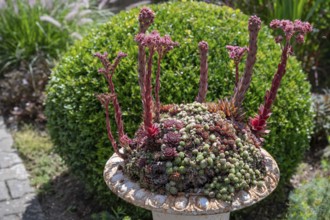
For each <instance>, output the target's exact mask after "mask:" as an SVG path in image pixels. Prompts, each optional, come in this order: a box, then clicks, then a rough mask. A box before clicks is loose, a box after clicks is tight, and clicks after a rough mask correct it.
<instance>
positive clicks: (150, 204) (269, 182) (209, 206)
mask: <svg viewBox="0 0 330 220" xmlns="http://www.w3.org/2000/svg"><path fill="white" fill-rule="evenodd" d="M261 152H262V154H263V155H264V156H265V161H266V171H267V174H266V177H265V179H264V184H263V185H262V186H261V187H260V186H259V187H253V188H250V189H249V190H248V191H244V190H241V191H239V192H238V193H236V195H235V196H234V199H233V201H232V202H231V203H229V202H224V201H221V200H217V199H210V198H207V197H205V196H203V195H200V196H198V195H189V194H186V195H177V196H172V195H159V194H156V193H153V192H150V191H148V190H146V189H144V188H141V187H140V185H139V184H138V183H136V182H133V181H131V180H130V179H129V178H128V177H127V176H125V175H124V173H123V171H122V169H120V167H121V166H123V165H124V161H123V160H122V159H121V158H120V157H118V156H117V155H116V154H114V155H113V156H112V157H111V158H110V159H109V160H108V162H107V163H106V165H105V169H104V180H105V182H106V184H107V185H108V187H109V188H110V189H111V191H112V192H114V193H115V194H116V195H118V196H119V197H121V198H122V199H124V200H125V201H127V202H129V203H132V204H134V205H136V206H139V207H142V208H145V209H148V210H151V211H155V212H163V213H164V212H165V213H169V214H176V215H212V214H220V213H226V212H231V211H234V210H238V209H242V208H244V207H247V206H250V205H252V204H255V203H257V202H259V201H260V200H262V199H264V198H265V197H267V196H268V195H269V194H270V193H271V192H272V191H273V190H274V189H275V188H276V186H277V184H278V181H279V179H280V172H279V169H278V166H277V164H276V162H275V160H274V159H273V157H272V156H271V155H270V154H269V153H268V152H267V151H266V150H264V149H261Z"/></svg>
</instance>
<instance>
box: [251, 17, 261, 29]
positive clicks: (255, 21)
mask: <svg viewBox="0 0 330 220" xmlns="http://www.w3.org/2000/svg"><path fill="white" fill-rule="evenodd" d="M260 28H261V20H260V18H259V17H258V16H256V15H252V16H251V17H250V18H249V31H250V32H251V31H252V32H253V31H259V30H260Z"/></svg>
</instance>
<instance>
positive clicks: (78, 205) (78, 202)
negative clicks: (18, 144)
mask: <svg viewBox="0 0 330 220" xmlns="http://www.w3.org/2000/svg"><path fill="white" fill-rule="evenodd" d="M38 199H39V202H40V205H41V207H42V210H43V212H44V215H45V217H46V219H47V220H58V219H62V220H87V219H91V215H92V214H93V213H96V212H98V211H100V207H99V206H98V204H97V203H96V202H95V201H94V200H93V197H92V196H91V195H89V194H88V193H86V190H85V188H84V185H83V184H82V182H81V181H79V180H77V179H76V178H75V177H73V176H72V174H70V173H68V172H65V173H62V174H61V175H60V176H57V177H56V178H55V179H53V180H52V181H51V182H49V183H48V184H47V185H44V186H42V188H41V190H40V193H39V194H38Z"/></svg>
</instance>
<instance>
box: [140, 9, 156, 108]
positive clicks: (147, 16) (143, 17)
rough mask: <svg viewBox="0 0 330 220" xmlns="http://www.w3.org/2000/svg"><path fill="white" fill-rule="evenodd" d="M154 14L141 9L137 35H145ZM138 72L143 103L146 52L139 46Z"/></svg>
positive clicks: (148, 10) (149, 10)
mask: <svg viewBox="0 0 330 220" xmlns="http://www.w3.org/2000/svg"><path fill="white" fill-rule="evenodd" d="M154 18H155V13H154V12H153V11H152V10H151V9H149V8H142V9H141V11H140V14H139V24H140V26H139V34H145V33H146V31H147V29H148V28H149V26H150V25H151V24H152V23H153V22H154ZM138 61H139V62H138V72H139V85H140V92H141V99H142V102H144V99H145V97H144V94H145V93H144V81H145V79H144V78H145V72H146V52H145V48H144V46H143V45H141V44H139V51H138Z"/></svg>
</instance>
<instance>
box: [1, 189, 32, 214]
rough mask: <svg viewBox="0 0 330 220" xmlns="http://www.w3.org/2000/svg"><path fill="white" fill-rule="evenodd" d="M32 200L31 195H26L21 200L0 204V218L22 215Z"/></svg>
mask: <svg viewBox="0 0 330 220" xmlns="http://www.w3.org/2000/svg"><path fill="white" fill-rule="evenodd" d="M33 198H34V195H33V194H30V195H26V196H24V197H23V198H21V199H14V200H7V201H3V202H0V217H1V216H6V215H12V214H19V213H23V212H24V211H25V209H26V207H27V206H28V205H29V201H31V200H32V199H33Z"/></svg>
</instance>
